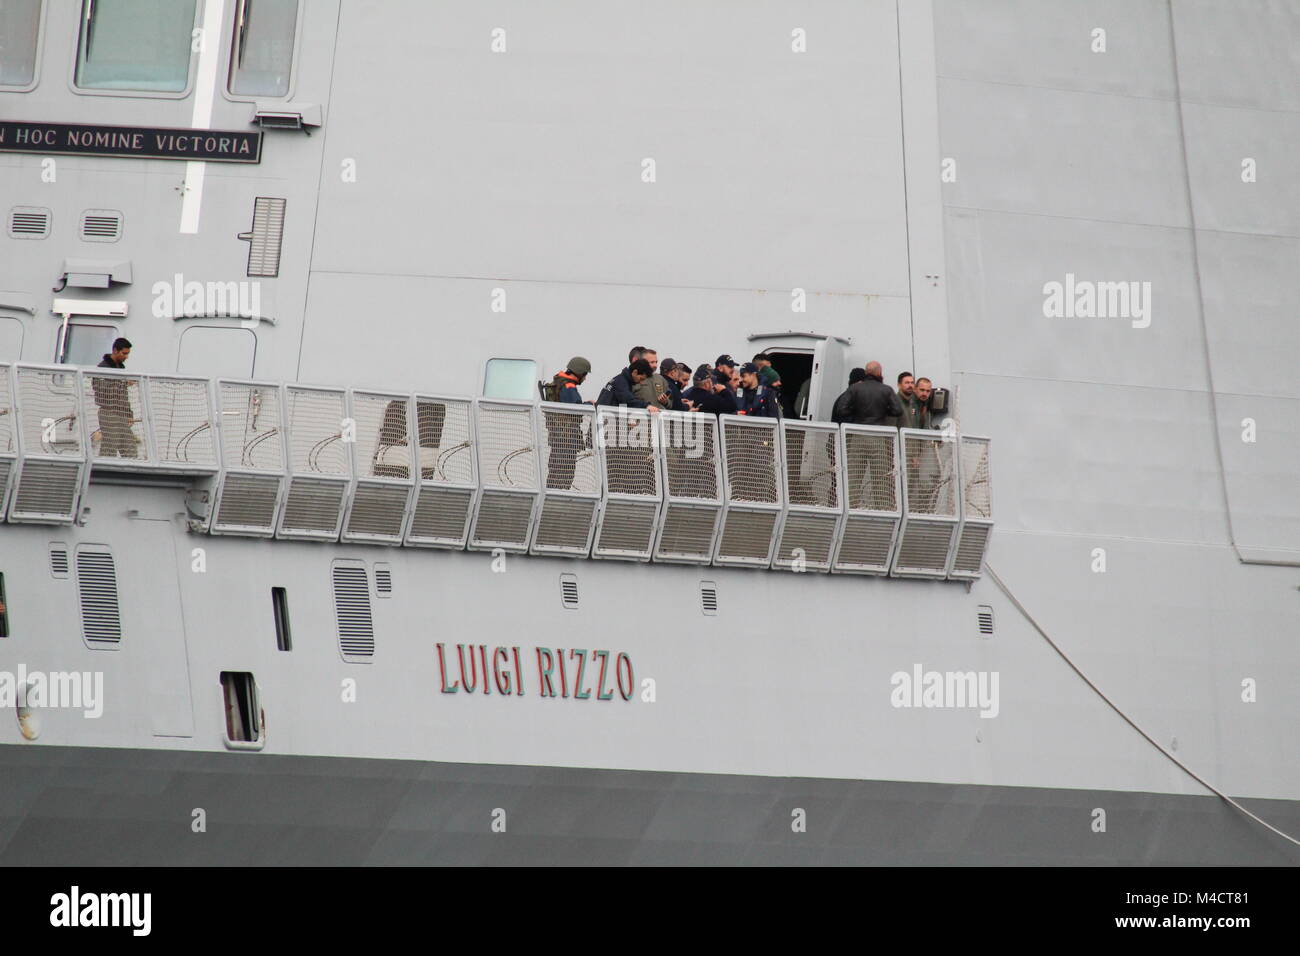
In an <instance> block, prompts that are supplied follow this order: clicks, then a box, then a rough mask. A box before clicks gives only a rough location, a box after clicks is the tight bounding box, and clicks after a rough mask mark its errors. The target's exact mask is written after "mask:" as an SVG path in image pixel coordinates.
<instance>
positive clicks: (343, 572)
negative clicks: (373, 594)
mask: <svg viewBox="0 0 1300 956" xmlns="http://www.w3.org/2000/svg"><path fill="white" fill-rule="evenodd" d="M334 615H335V619H336V620H337V622H338V630H339V652H340V653H342V655H343V659H344V660H346V661H360V662H365V661H368V660H370V659H371V658H372V657H374V655H375V625H374V620H373V619H372V618H371V616H370V584H369V582H368V581H367V580H366V569H365V568H362V567H353V566H348V565H335V566H334Z"/></svg>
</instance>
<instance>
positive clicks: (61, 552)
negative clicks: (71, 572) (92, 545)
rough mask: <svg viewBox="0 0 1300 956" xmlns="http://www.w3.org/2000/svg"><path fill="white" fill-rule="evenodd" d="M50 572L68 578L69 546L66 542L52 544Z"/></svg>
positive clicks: (55, 575) (58, 576)
mask: <svg viewBox="0 0 1300 956" xmlns="http://www.w3.org/2000/svg"><path fill="white" fill-rule="evenodd" d="M50 574H52V575H53V576H54V577H56V578H66V577H67V576H68V546H67V545H64V544H52V545H50Z"/></svg>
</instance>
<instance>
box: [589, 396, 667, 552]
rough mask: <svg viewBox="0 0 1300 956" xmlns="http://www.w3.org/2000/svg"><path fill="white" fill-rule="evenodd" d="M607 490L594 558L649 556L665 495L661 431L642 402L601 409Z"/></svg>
mask: <svg viewBox="0 0 1300 956" xmlns="http://www.w3.org/2000/svg"><path fill="white" fill-rule="evenodd" d="M596 415H597V418H596V428H597V442H598V445H599V447H600V457H601V465H602V471H603V474H604V496H603V501H602V504H601V514H600V521H599V524H598V526H597V528H596V541H595V544H594V545H593V546H592V549H591V556H592V557H593V558H612V559H616V560H622V561H649V560H650V555H651V552H652V550H653V548H654V542H655V534H656V532H657V531H658V528H659V510H660V503H661V501H662V492H661V472H660V468H661V466H660V459H659V454H658V444H659V432H658V429H657V427H656V425H655V421H654V416H653V415H652V414H651V413H649V412H647V411H645V410H644V409H640V408H626V407H623V406H614V405H602V406H601V407H599V408H597V409H596Z"/></svg>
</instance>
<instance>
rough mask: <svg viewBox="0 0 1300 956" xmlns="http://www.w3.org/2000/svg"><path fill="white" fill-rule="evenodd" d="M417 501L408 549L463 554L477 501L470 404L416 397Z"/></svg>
mask: <svg viewBox="0 0 1300 956" xmlns="http://www.w3.org/2000/svg"><path fill="white" fill-rule="evenodd" d="M414 402H415V449H414V450H415V463H416V479H417V482H418V484H417V488H416V498H415V507H414V510H413V512H412V515H411V522H410V525H409V527H408V528H407V532H406V543H407V544H413V545H420V546H424V547H437V548H463V547H464V546H465V542H466V540H467V538H468V535H469V522H470V518H471V517H472V516H473V512H474V503H475V501H476V500H477V497H478V457H477V454H476V453H475V450H474V420H473V405H472V403H471V402H470V400H469V399H467V398H450V397H445V396H437V395H416V396H415V399H414Z"/></svg>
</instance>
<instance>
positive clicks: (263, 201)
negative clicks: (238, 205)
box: [239, 196, 287, 279]
mask: <svg viewBox="0 0 1300 956" xmlns="http://www.w3.org/2000/svg"><path fill="white" fill-rule="evenodd" d="M286 202H287V200H284V199H273V198H270V197H267V196H259V197H258V198H257V199H255V200H254V201H253V228H252V230H251V231H249V232H242V233H240V234H239V238H240V239H243V240H244V241H245V242H247V243H248V270H247V273H248V275H250V276H265V277H267V278H272V279H273V278H275V277H276V276H278V275H279V274H280V242H281V240H282V239H283V238H284V208H285V204H286Z"/></svg>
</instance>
